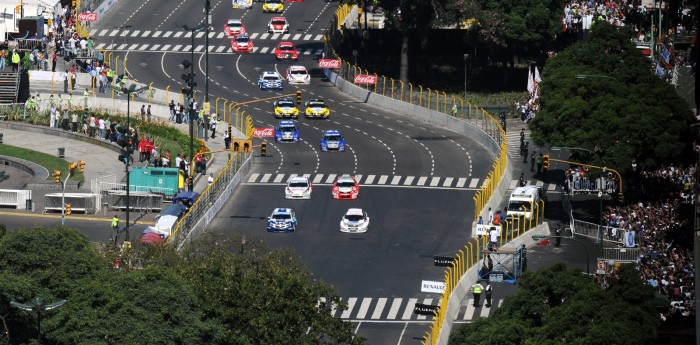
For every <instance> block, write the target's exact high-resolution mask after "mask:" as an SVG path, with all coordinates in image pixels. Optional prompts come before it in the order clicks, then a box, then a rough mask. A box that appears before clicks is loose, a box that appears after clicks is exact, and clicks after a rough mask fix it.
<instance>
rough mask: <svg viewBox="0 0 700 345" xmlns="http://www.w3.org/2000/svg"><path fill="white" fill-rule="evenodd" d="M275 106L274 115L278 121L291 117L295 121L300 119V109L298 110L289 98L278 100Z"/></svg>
mask: <svg viewBox="0 0 700 345" xmlns="http://www.w3.org/2000/svg"><path fill="white" fill-rule="evenodd" d="M274 106H275V109H274V111H273V113H274V115H275V118H277V119H279V118H284V117H290V118H293V119H298V118H299V108H297V106H296V104H294V101H293V100H292V99H291V98H289V97H285V98H282V99H278V100H276V101H275V103H274Z"/></svg>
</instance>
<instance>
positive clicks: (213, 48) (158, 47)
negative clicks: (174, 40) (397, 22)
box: [95, 43, 323, 56]
mask: <svg viewBox="0 0 700 345" xmlns="http://www.w3.org/2000/svg"><path fill="white" fill-rule="evenodd" d="M95 49H97V50H115V51H126V50H128V51H137V52H190V51H191V49H192V45H190V44H149V43H146V44H143V43H100V44H97V45H95ZM194 51H195V52H203V51H204V45H203V44H200V45H196V46H195V47H194ZM298 51H299V55H314V56H315V55H318V54H321V53H322V52H323V48H306V49H298ZM209 52H210V53H222V54H223V53H231V45H230V44H226V45H212V44H210V45H209ZM252 53H259V54H274V53H275V47H274V46H269V47H258V46H255V47H253V51H252ZM242 54H249V53H242Z"/></svg>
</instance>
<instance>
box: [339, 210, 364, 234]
mask: <svg viewBox="0 0 700 345" xmlns="http://www.w3.org/2000/svg"><path fill="white" fill-rule="evenodd" d="M368 228H369V217H368V216H367V212H365V211H363V210H362V209H361V208H351V209H349V210H348V212H347V213H345V215H344V216H343V218H341V219H340V231H342V232H358V233H361V232H367V229H368Z"/></svg>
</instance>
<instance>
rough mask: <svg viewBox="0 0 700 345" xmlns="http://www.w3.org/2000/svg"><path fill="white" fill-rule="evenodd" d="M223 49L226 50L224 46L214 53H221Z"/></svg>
mask: <svg viewBox="0 0 700 345" xmlns="http://www.w3.org/2000/svg"><path fill="white" fill-rule="evenodd" d="M224 49H226V46H221V47H219V48H217V49H216V52H217V53H221V52H222V51H224Z"/></svg>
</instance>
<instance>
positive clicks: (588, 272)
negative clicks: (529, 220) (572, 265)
mask: <svg viewBox="0 0 700 345" xmlns="http://www.w3.org/2000/svg"><path fill="white" fill-rule="evenodd" d="M545 238H563V239H565V240H571V241H574V242H576V243H578V244H580V245H581V247H583V250H584V251H585V252H586V273H587V274H589V275H590V274H591V256H590V254H589V253H588V248H586V245H585V244H583V242H581V241H579V240H577V239H575V238H573V237H566V236H555V235H549V236H532V239H533V240H535V241H541V240H543V239H545Z"/></svg>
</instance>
